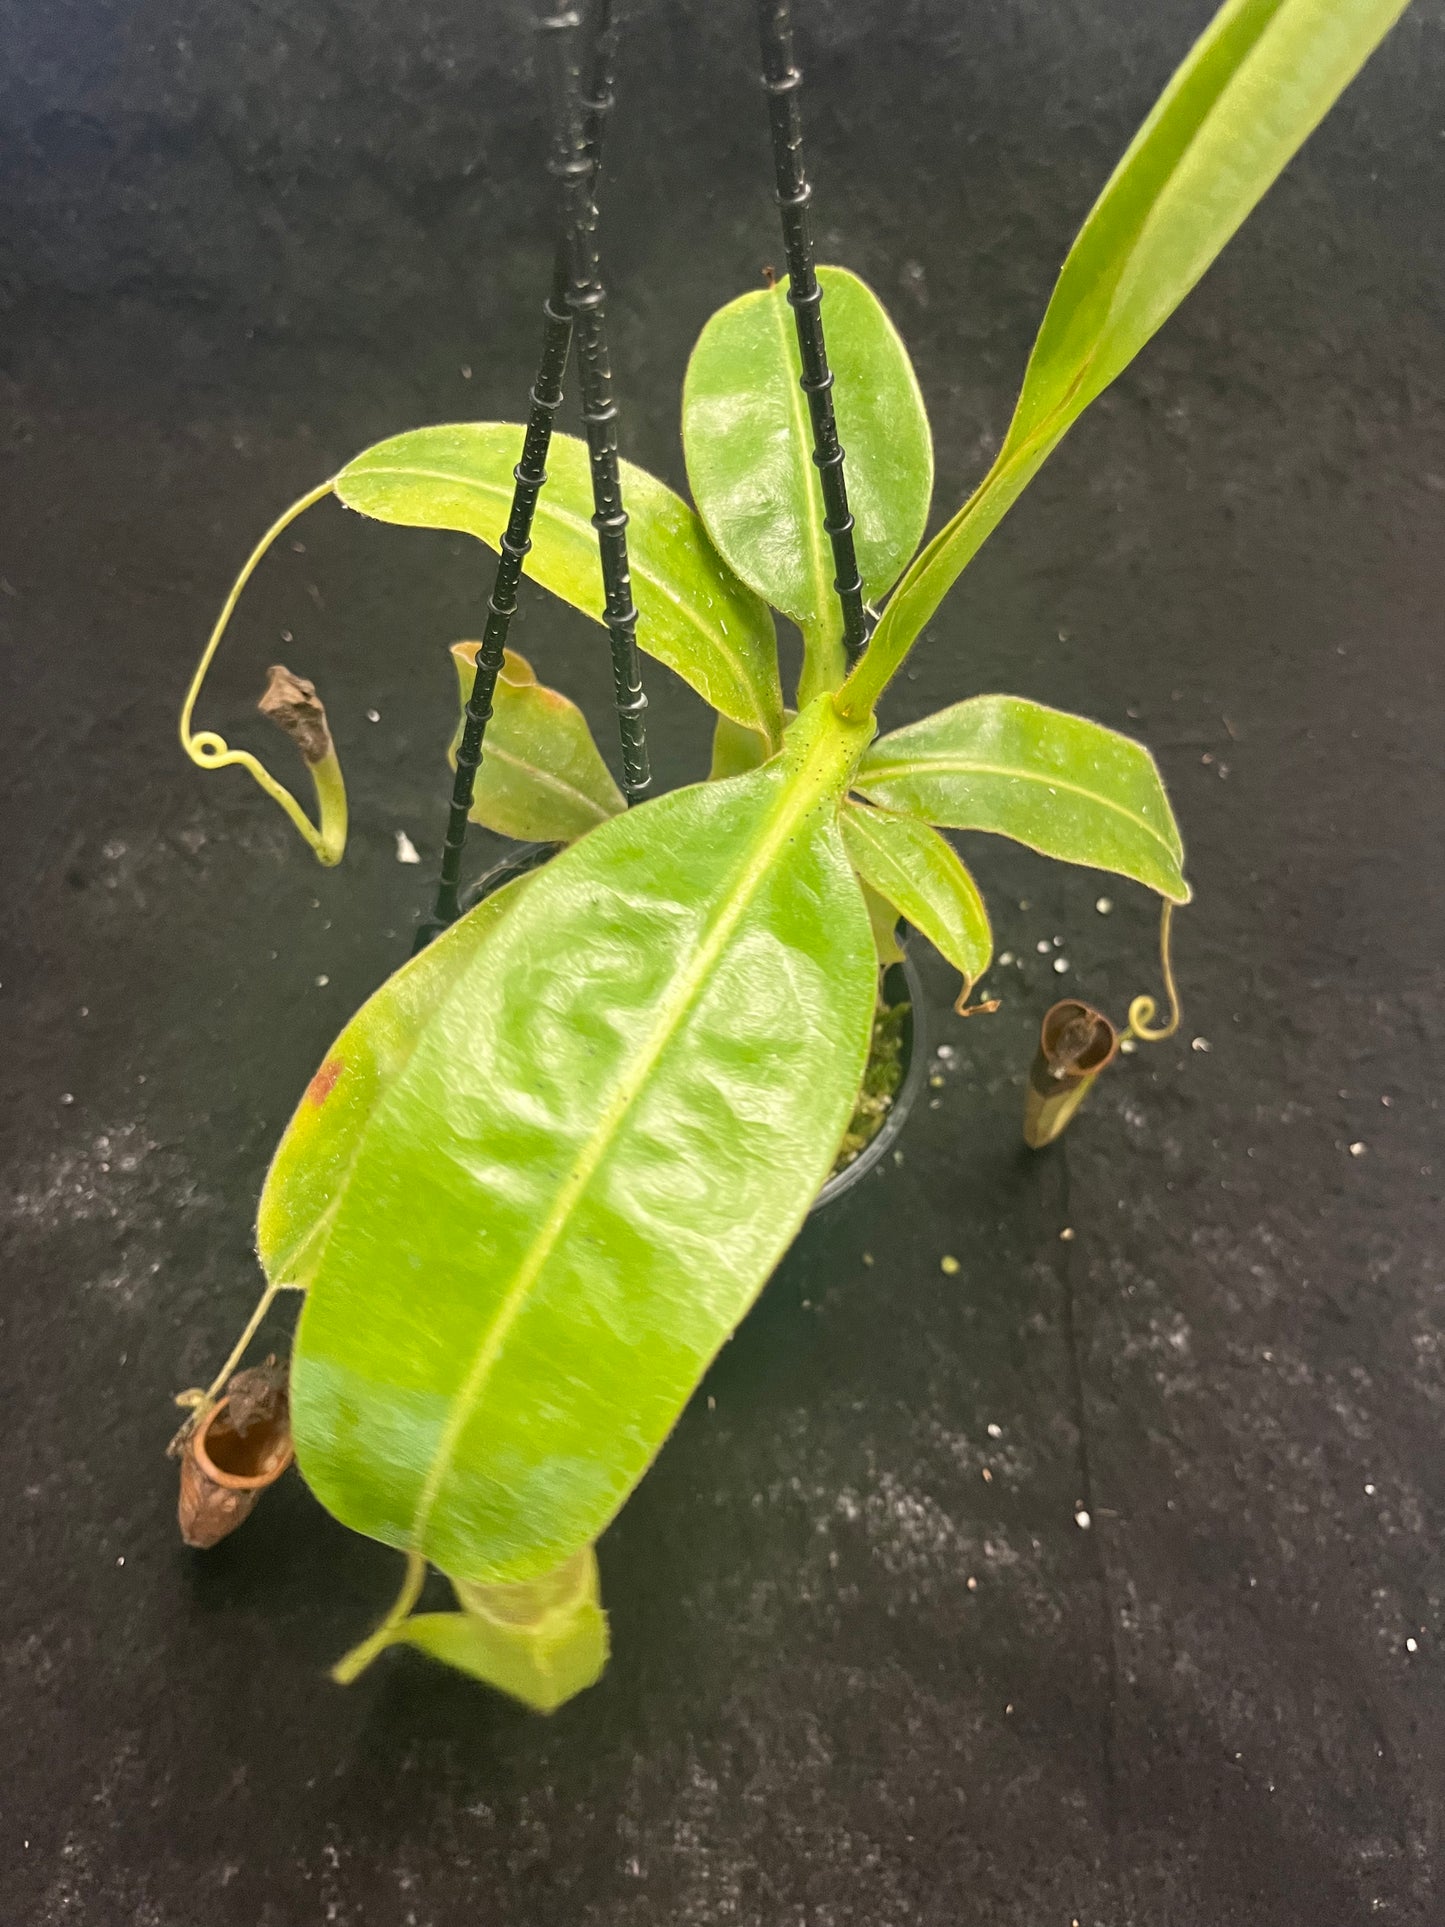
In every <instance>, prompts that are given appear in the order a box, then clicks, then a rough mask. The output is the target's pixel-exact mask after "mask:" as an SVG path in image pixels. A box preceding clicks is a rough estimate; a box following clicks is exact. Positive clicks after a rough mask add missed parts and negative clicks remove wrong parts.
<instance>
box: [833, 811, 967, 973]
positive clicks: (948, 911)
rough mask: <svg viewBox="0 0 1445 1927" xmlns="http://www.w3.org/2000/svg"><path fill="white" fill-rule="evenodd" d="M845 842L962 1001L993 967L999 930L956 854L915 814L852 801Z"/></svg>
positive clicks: (855, 861) (857, 864)
mask: <svg viewBox="0 0 1445 1927" xmlns="http://www.w3.org/2000/svg"><path fill="white" fill-rule="evenodd" d="M843 842H844V845H845V847H846V848H847V851H848V855H849V857H850V858H851V859H852V863H853V867H854V869H855V870H857V872H858V874H859V876H860V877H862V879H863V881H864V882H865V883H866V884H868V885H870V886H871V888H872V889H873V890H875V891H876V892H877V893H878V895H879V896H881V897H884V898H886V899H887V901H888V902H889V903H891V904H892V905H893V907H894V909H895V910H896V911H897V912H898V913H899V915H901V916H904V917H906V918H907V919H908V921H909V922H910V923H911V924H912V925H913V927H914V929H915V930H917V931H918V933H919V934H920V936H924V937H927V939H928V941H929V942H930V943H931V944H932V945H933V946H934V948H935V949H936V950H938V951H940V952H941V953H942V955H943V956H945V957H946V958H947V959H948V961H949V962H950V963H951V964H952V965H953V967H954V969H955V970H957V971H958V973H959V974H960V976H961V977H962V978H963V991H962V993H961V995H960V997H959V1002H960V1004H961V1003H963V1002H964V1000H965V999H966V998H967V996H968V993H969V991H970V990H971V989H972V988H973V986H974V984H975V983H977V981H978V979H979V978H980V977H981V976H982V975H983V973H984V971H985V970H987V969H988V966H989V959H990V958H991V957H992V956H993V932H992V930H990V928H989V922H988V911H987V910H985V908H984V906H983V898H982V897H981V896H980V895H979V892H978V885H977V884H976V883H975V882H974V880H973V878H972V877H971V876H970V875H969V873H968V871H967V870H966V869H965V868H964V866H963V863H962V862H961V861H960V859H959V855H958V852H957V850H955V849H954V847H953V845H952V844H951V843H949V842H947V841H946V840H945V839H944V838H943V837H941V836H940V835H939V834H938V831H937V830H933V829H930V828H929V826H928V825H927V824H926V823H925V822H923V821H921V819H920V818H918V817H916V816H900V815H898V814H897V813H896V812H895V811H892V810H875V809H869V808H868V806H867V805H866V804H864V803H853V802H850V803H849V804H848V806H847V808H846V809H845V810H844V811H843Z"/></svg>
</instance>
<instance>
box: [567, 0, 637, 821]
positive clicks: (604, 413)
mask: <svg viewBox="0 0 1445 1927" xmlns="http://www.w3.org/2000/svg"><path fill="white" fill-rule="evenodd" d="M539 25H540V28H541V31H542V34H543V38H544V42H545V43H546V45H547V50H548V51H549V52H550V54H551V60H552V77H553V87H554V97H555V100H554V116H555V119H554V125H555V127H556V130H557V139H556V146H555V150H554V153H553V156H552V160H551V162H550V166H551V170H552V173H553V174H554V176H555V177H556V180H557V183H558V190H559V202H560V215H561V232H562V248H563V251H564V253H565V256H566V261H567V307H568V309H569V311H570V313H571V315H572V329H573V333H574V335H575V337H576V342H577V369H578V375H579V378H580V382H581V388H582V420H583V422H584V423H585V425H586V429H587V452H588V456H589V458H590V462H591V467H592V502H593V508H594V511H595V512H594V514H593V517H592V525H593V527H594V528H595V529H596V530H597V544H598V549H599V551H600V554H601V560H602V585H603V590H604V593H605V610H604V616H603V620H604V621H605V622H606V624H607V632H608V635H609V636H610V637H611V640H612V693H613V701H614V702H615V704H616V706H617V722H618V728H619V730H620V733H621V737H622V789H623V794H624V795H625V796H626V798H627V802H628V806H629V807H631V805H632V804H634V803H640V802H641V801H642V799H643V798H644V797H645V796H646V794H647V791H648V788H649V786H650V784H651V782H652V777H651V773H650V771H649V769H648V763H647V723H646V714H645V712H646V709H647V698H646V696H645V695H644V694H643V693H642V671H641V667H640V665H639V662H638V657H637V610H636V608H635V607H634V606H633V602H632V574H631V570H630V568H629V566H628V560H627V511H626V509H625V508H624V507H623V505H622V479H621V475H620V473H619V469H618V461H617V404H616V402H615V401H614V400H613V398H612V364H611V361H610V359H609V356H608V352H607V324H606V295H605V293H604V291H603V286H602V273H601V266H600V262H599V258H598V250H597V204H596V202H595V200H594V199H593V194H592V186H593V165H592V162H591V160H590V158H589V156H588V143H587V115H586V109H585V107H584V104H583V100H582V88H581V82H580V78H579V73H578V38H579V34H580V31H581V26H582V21H581V16H580V14H579V13H578V12H577V10H576V9H575V8H570V7H569V8H567V9H565V10H564V11H561V12H557V13H550V14H547V15H545V16H544V17H543V18H542V19H541V21H540V22H539Z"/></svg>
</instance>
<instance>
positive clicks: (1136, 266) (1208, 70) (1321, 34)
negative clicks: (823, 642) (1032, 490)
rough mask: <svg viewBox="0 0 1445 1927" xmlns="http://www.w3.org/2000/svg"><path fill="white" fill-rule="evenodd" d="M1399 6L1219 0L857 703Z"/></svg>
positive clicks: (1072, 256) (1119, 176) (882, 627)
mask: <svg viewBox="0 0 1445 1927" xmlns="http://www.w3.org/2000/svg"><path fill="white" fill-rule="evenodd" d="M1407 3H1408V0H1228V4H1227V5H1225V6H1223V7H1221V9H1220V10H1219V12H1218V13H1217V14H1216V15H1215V17H1214V19H1213V21H1212V22H1211V24H1210V25H1209V27H1208V28H1207V29H1206V30H1205V32H1204V34H1203V35H1202V37H1201V38H1200V39H1199V40H1198V41H1197V42H1196V43H1195V45H1194V47H1193V49H1192V51H1191V52H1190V53H1189V55H1188V56H1187V58H1186V59H1185V61H1184V62H1183V64H1182V65H1181V66H1180V68H1179V70H1178V72H1177V73H1176V74H1175V75H1174V77H1173V79H1172V80H1171V81H1170V82H1169V85H1168V86H1167V87H1166V88H1165V90H1164V93H1163V94H1162V95H1161V96H1160V98H1159V100H1158V102H1157V103H1156V105H1155V107H1154V109H1153V111H1152V113H1151V114H1150V115H1149V118H1148V119H1147V120H1146V121H1145V123H1144V125H1143V126H1142V127H1141V128H1140V130H1139V132H1138V134H1137V135H1136V136H1135V137H1134V140H1133V141H1132V142H1131V144H1130V146H1129V149H1128V151H1127V152H1126V154H1125V155H1124V158H1123V159H1122V160H1121V161H1120V163H1119V165H1118V167H1117V168H1116V169H1115V170H1114V173H1113V175H1112V176H1111V178H1110V180H1109V182H1108V184H1107V186H1106V187H1105V188H1104V191H1103V193H1102V194H1101V195H1100V196H1099V199H1098V200H1097V201H1096V202H1095V204H1094V208H1093V210H1092V212H1091V213H1090V215H1089V217H1088V219H1087V220H1086V221H1085V223H1084V226H1083V228H1082V229H1081V230H1080V232H1079V236H1078V239H1077V240H1076V241H1075V242H1074V245H1073V247H1072V248H1071V249H1070V251H1069V256H1068V259H1067V260H1066V261H1065V263H1064V266H1063V270H1062V272H1061V273H1060V275H1059V280H1058V285H1057V286H1056V288H1055V290H1054V295H1053V299H1052V300H1051V301H1050V303H1049V307H1048V312H1047V313H1046V314H1045V316H1044V320H1043V325H1042V327H1041V328H1040V330H1039V335H1038V340H1037V341H1036V342H1035V344H1034V350H1033V354H1032V355H1031V357H1030V359H1029V365H1028V370H1027V372H1026V374H1025V376H1024V384H1023V390H1022V392H1021V394H1020V396H1019V400H1018V406H1017V409H1016V410H1015V413H1014V418H1013V422H1012V424H1011V426H1010V428H1009V432H1008V435H1007V437H1006V439H1005V441H1004V445H1003V447H1002V449H1001V450H1000V451H999V455H998V459H997V461H996V462H995V463H994V465H993V467H992V469H990V471H989V473H988V475H987V476H986V477H985V479H984V481H983V482H982V483H981V485H980V486H979V488H978V489H977V490H975V492H974V494H973V495H972V496H971V497H970V498H969V500H968V501H967V502H966V503H965V504H964V506H963V507H962V509H960V510H959V512H958V514H957V515H956V516H954V518H953V520H952V521H951V522H949V523H948V524H947V526H946V527H945V528H943V529H941V530H940V531H939V533H938V534H937V535H936V536H935V537H934V539H933V540H932V541H931V542H930V543H929V545H928V547H927V548H926V549H925V550H924V551H923V553H922V554H921V555H920V556H919V557H918V559H917V560H916V561H915V562H914V564H913V566H912V567H911V568H910V569H909V571H908V573H907V575H906V576H905V577H904V579H903V581H902V583H901V584H900V585H899V588H898V591H897V593H896V594H895V595H894V597H893V600H892V602H891V603H890V604H889V606H888V608H887V610H886V611H885V612H884V615H883V619H882V621H881V622H880V624H879V626H878V629H877V630H876V631H875V633H874V636H873V640H872V643H871V645H870V647H869V650H868V654H867V658H866V659H865V661H864V662H863V663H862V664H861V665H860V667H859V669H858V670H857V671H855V672H854V678H853V681H852V684H851V688H850V696H849V697H848V698H847V701H848V705H849V709H850V713H853V714H863V713H864V712H865V711H866V710H868V709H871V708H872V707H873V706H874V704H875V703H876V701H877V699H878V695H879V693H880V692H881V690H882V689H883V687H884V685H885V684H886V683H887V681H888V679H889V677H890V676H891V675H892V674H893V673H894V671H895V670H896V669H897V667H898V665H899V664H900V663H901V662H902V660H903V657H904V656H905V655H906V654H907V651H908V649H909V647H910V645H911V644H912V642H913V641H914V639H915V638H916V637H917V635H918V634H919V632H920V631H921V630H922V628H923V626H924V624H925V623H926V622H927V621H928V619H929V618H930V616H932V614H933V612H934V610H935V609H937V607H938V605H939V603H940V602H941V601H942V600H943V598H944V596H945V595H946V594H947V592H948V590H949V588H950V587H951V586H952V584H953V583H954V581H956V579H957V578H958V576H959V574H960V573H961V572H962V570H963V569H964V568H965V567H966V566H967V564H968V563H969V562H970V561H971V560H972V558H973V556H974V555H975V554H976V553H977V551H978V550H979V548H980V547H981V546H982V544H983V542H984V540H985V538H986V537H987V536H988V535H989V534H990V533H991V532H992V530H993V529H994V528H996V527H997V526H998V523H999V522H1000V521H1001V520H1002V518H1003V516H1004V514H1005V512H1006V511H1007V509H1008V508H1009V507H1010V506H1011V505H1012V503H1013V502H1014V501H1015V500H1017V498H1018V496H1019V495H1020V494H1021V493H1022V492H1023V489H1024V488H1025V487H1026V486H1027V484H1028V482H1029V481H1030V480H1031V479H1032V477H1033V475H1034V474H1035V473H1036V472H1037V470H1038V469H1039V467H1040V466H1041V465H1042V463H1043V461H1044V459H1045V458H1046V456H1047V455H1048V454H1049V453H1050V452H1051V450H1052V449H1053V448H1055V447H1056V446H1057V444H1058V443H1059V441H1060V440H1061V439H1062V437H1063V436H1064V435H1065V433H1066V432H1067V431H1068V429H1069V428H1070V427H1071V426H1072V424H1073V423H1074V422H1075V421H1076V420H1077V419H1078V417H1079V416H1080V415H1081V414H1082V413H1083V411H1084V410H1085V409H1086V408H1087V407H1088V405H1089V403H1090V402H1091V401H1093V400H1094V399H1095V397H1096V396H1098V395H1099V394H1100V393H1101V392H1102V391H1103V390H1104V389H1105V388H1107V387H1108V385H1109V383H1110V382H1111V381H1113V380H1114V379H1115V377H1116V376H1117V375H1119V374H1120V373H1121V372H1122V371H1123V369H1125V368H1126V367H1127V366H1128V364H1129V363H1130V362H1131V361H1132V360H1133V358H1134V356H1135V355H1136V354H1137V353H1138V352H1139V350H1140V349H1141V348H1142V347H1143V346H1144V344H1145V342H1146V341H1148V340H1149V338H1150V336H1151V335H1152V334H1153V333H1154V332H1155V330H1156V329H1157V328H1159V326H1160V325H1161V324H1162V323H1163V322H1164V321H1165V320H1167V318H1168V317H1169V316H1170V315H1171V314H1172V313H1173V312H1174V309H1175V308H1176V307H1177V306H1178V305H1179V303H1180V302H1181V301H1182V300H1183V299H1184V297H1185V295H1186V294H1188V292H1189V290H1190V289H1191V288H1192V287H1193V286H1194V284H1195V283H1196V282H1197V281H1198V280H1199V278H1200V276H1201V275H1202V274H1203V273H1204V271H1205V269H1206V268H1207V267H1208V266H1209V264H1210V262H1211V261H1213V260H1214V258H1215V256H1216V255H1217V254H1218V253H1219V252H1220V250H1221V249H1222V248H1223V247H1224V245H1225V243H1226V242H1227V241H1228V240H1229V239H1230V237H1231V236H1232V235H1233V234H1234V232H1235V230H1236V229H1237V228H1238V227H1239V226H1240V224H1241V223H1242V222H1243V221H1244V220H1245V218H1246V216H1247V215H1248V214H1249V213H1250V212H1251V210H1252V209H1253V208H1254V206H1255V204H1256V203H1257V202H1258V201H1259V199H1260V198H1261V196H1262V195H1263V194H1264V193H1265V191H1266V189H1268V188H1269V187H1270V185H1271V184H1272V183H1273V181H1274V180H1275V178H1276V176H1277V175H1278V174H1279V173H1280V171H1281V169H1282V168H1283V167H1284V166H1285V164H1286V163H1287V162H1288V161H1289V159H1290V158H1291V156H1292V155H1293V154H1294V153H1295V152H1296V151H1297V150H1298V149H1299V148H1300V147H1301V146H1302V145H1303V143H1304V141H1305V140H1306V139H1307V138H1308V136H1309V135H1310V134H1311V133H1312V132H1313V131H1314V129H1315V127H1316V126H1318V124H1319V122H1320V121H1321V120H1322V119H1323V118H1324V116H1325V114H1326V113H1328V111H1329V109H1330V107H1331V106H1332V105H1333V104H1334V102H1335V100H1336V99H1337V98H1338V97H1339V95H1340V94H1341V93H1343V91H1344V90H1345V88H1346V87H1347V86H1348V85H1349V83H1350V82H1351V81H1352V80H1353V79H1354V77H1355V75H1356V74H1357V73H1358V72H1359V70H1360V68H1361V67H1362V66H1363V65H1364V63H1365V61H1366V60H1367V59H1368V58H1369V56H1370V55H1371V53H1373V52H1374V50H1375V48H1376V47H1377V46H1378V45H1379V43H1380V41H1381V40H1382V39H1383V38H1384V37H1385V35H1386V33H1388V31H1389V30H1390V28H1391V27H1392V26H1393V25H1394V23H1395V21H1396V20H1397V19H1398V18H1399V16H1400V15H1401V14H1402V13H1403V12H1404V10H1405V6H1406V5H1407Z"/></svg>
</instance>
